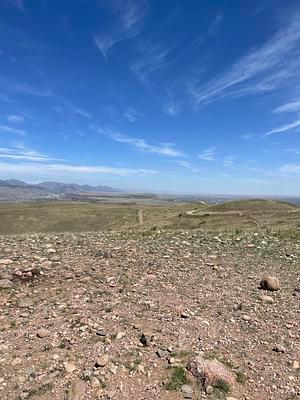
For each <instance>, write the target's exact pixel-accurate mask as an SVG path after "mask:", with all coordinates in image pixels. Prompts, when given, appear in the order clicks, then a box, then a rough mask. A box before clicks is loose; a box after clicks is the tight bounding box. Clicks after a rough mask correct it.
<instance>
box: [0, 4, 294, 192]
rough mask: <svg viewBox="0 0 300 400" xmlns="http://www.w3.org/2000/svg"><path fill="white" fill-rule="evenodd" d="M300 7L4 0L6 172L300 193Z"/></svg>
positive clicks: (1, 62)
mask: <svg viewBox="0 0 300 400" xmlns="http://www.w3.org/2000/svg"><path fill="white" fill-rule="evenodd" d="M299 78H300V4H299V1H298V0H285V1H281V0H259V1H258V0H257V1H251V2H246V1H240V0H232V1H226V0H223V1H222V0H214V1H211V0H201V1H199V0H189V1H182V0H172V1H167V0H166V1H161V0H73V1H72V2H70V1H69V0H1V1H0V178H2V179H5V178H19V179H23V180H26V181H29V182H38V181H42V180H58V181H63V182H77V183H89V184H105V185H111V186H114V187H118V188H127V189H130V190H140V191H159V192H171V191H173V192H185V193H188V192H189V193H227V194H260V195H263V194H270V195H299V194H300V137H299V132H300V80H299Z"/></svg>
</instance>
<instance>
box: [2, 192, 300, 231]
mask: <svg viewBox="0 0 300 400" xmlns="http://www.w3.org/2000/svg"><path fill="white" fill-rule="evenodd" d="M140 210H142V219H143V223H139V218H138V213H139V211H140ZM140 222H141V221H140ZM160 228H169V229H185V230H189V229H201V230H206V231H231V230H265V229H273V230H300V207H298V206H294V205H291V204H288V203H284V202H276V201H272V200H243V201H233V202H228V203H225V204H222V205H217V206H208V205H206V204H202V203H180V204H174V205H155V206H154V205H152V206H148V205H143V206H141V205H136V204H131V205H130V204H124V205H118V204H95V203H85V202H41V203H2V204H0V234H18V233H35V232H87V231H107V230H149V229H150V230H153V229H160Z"/></svg>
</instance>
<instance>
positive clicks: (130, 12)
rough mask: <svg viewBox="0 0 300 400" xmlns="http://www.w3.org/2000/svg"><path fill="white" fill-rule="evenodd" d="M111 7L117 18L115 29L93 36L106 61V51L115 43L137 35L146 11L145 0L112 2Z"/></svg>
mask: <svg viewBox="0 0 300 400" xmlns="http://www.w3.org/2000/svg"><path fill="white" fill-rule="evenodd" d="M113 5H114V10H115V12H116V14H117V17H118V23H117V27H116V28H115V29H114V30H111V31H109V32H105V33H101V34H98V35H95V36H94V42H95V44H96V46H97V47H98V49H99V50H100V52H101V54H102V55H103V57H104V59H105V60H106V61H107V59H108V51H109V50H111V49H112V48H113V47H114V46H115V45H116V44H117V43H119V42H121V41H122V40H126V39H131V38H133V37H135V36H136V35H138V33H139V32H140V29H141V25H142V21H143V19H144V17H145V15H146V13H147V11H148V6H147V2H146V1H145V0H138V1H135V0H122V1H114V2H113Z"/></svg>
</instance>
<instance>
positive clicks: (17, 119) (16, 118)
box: [6, 114, 24, 123]
mask: <svg viewBox="0 0 300 400" xmlns="http://www.w3.org/2000/svg"><path fill="white" fill-rule="evenodd" d="M6 119H7V121H8V122H14V123H20V122H23V121H24V117H23V116H22V115H17V114H11V115H8V116H7V117H6Z"/></svg>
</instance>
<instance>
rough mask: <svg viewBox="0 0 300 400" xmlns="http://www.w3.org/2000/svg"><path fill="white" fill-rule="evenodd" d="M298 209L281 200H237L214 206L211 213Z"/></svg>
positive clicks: (210, 209)
mask: <svg viewBox="0 0 300 400" xmlns="http://www.w3.org/2000/svg"><path fill="white" fill-rule="evenodd" d="M294 208H297V206H296V205H294V204H290V203H288V202H285V201H279V200H269V199H267V200H265V199H249V200H235V201H229V202H227V203H223V204H218V205H214V206H212V207H210V208H209V211H211V212H230V211H239V212H263V211H267V212H270V211H273V212H279V211H289V210H292V209H294Z"/></svg>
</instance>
